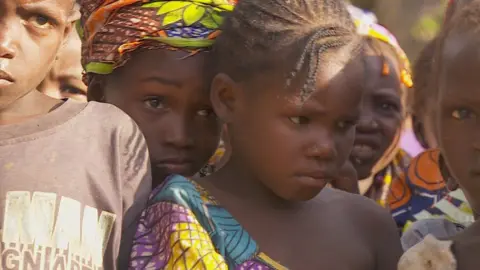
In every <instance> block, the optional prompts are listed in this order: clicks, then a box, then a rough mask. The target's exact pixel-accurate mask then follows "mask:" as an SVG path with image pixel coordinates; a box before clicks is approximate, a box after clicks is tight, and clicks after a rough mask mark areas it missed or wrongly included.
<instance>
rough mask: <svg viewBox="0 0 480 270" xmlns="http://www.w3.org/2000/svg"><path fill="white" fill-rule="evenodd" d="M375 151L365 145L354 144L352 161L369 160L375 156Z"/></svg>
mask: <svg viewBox="0 0 480 270" xmlns="http://www.w3.org/2000/svg"><path fill="white" fill-rule="evenodd" d="M375 153H376V151H375V149H374V148H373V147H372V146H370V145H367V144H355V145H354V146H353V149H352V154H351V155H352V156H353V157H354V159H360V160H370V159H372V158H373V157H374V156H375Z"/></svg>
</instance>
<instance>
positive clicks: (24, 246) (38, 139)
mask: <svg viewBox="0 0 480 270" xmlns="http://www.w3.org/2000/svg"><path fill="white" fill-rule="evenodd" d="M72 7H73V1H72V0H35V1H25V0H2V1H0V10H1V12H0V254H1V256H0V269H108V270H110V269H125V268H126V266H127V264H126V263H125V261H127V260H128V256H129V251H130V244H131V237H132V235H133V233H134V231H135V229H136V218H137V216H138V215H139V214H140V213H141V211H142V210H143V207H144V204H145V202H146V200H147V196H148V194H149V192H150V191H151V176H150V165H149V159H148V156H149V155H148V151H147V147H146V144H145V141H144V138H143V135H142V134H141V132H140V131H139V129H138V128H137V126H136V125H135V123H134V122H133V121H132V120H131V119H130V118H129V117H128V116H126V115H125V114H124V113H123V112H122V111H120V110H119V109H117V108H115V107H113V106H109V105H104V104H98V103H88V104H86V103H77V102H75V101H71V100H68V101H59V100H55V99H52V98H49V97H47V96H45V95H43V94H41V93H39V92H38V91H36V86H37V85H38V84H39V83H40V82H41V81H42V79H43V78H44V77H45V75H46V73H47V72H48V70H49V69H50V67H51V66H52V64H53V62H54V60H55V55H56V54H57V51H58V49H59V48H60V46H61V45H62V42H63V41H64V39H65V38H66V37H67V36H68V34H69V32H70V30H71V29H72V22H73V20H74V16H73V14H72ZM118 261H120V263H119V262H118Z"/></svg>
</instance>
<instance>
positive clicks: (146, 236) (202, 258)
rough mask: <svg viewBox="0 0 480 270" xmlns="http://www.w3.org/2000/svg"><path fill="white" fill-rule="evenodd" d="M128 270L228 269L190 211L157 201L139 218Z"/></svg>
mask: <svg viewBox="0 0 480 270" xmlns="http://www.w3.org/2000/svg"><path fill="white" fill-rule="evenodd" d="M129 269H185V270H189V269H204V270H213V269H219V270H222V269H228V266H227V263H226V262H225V260H224V258H223V257H222V256H221V255H220V254H219V253H218V252H217V251H216V249H215V246H214V244H213V242H212V240H211V239H210V236H209V235H208V233H207V231H206V230H205V229H204V228H203V227H202V226H201V225H200V223H199V222H198V220H197V219H196V218H195V215H194V214H193V212H192V211H191V210H190V209H188V208H186V207H184V206H181V205H179V204H176V203H173V202H168V201H160V202H156V203H154V204H152V205H151V206H149V207H148V208H147V209H146V210H145V211H144V213H143V214H142V218H141V220H140V223H139V226H138V229H137V233H136V235H135V239H134V242H133V247H132V254H131V260H130V268H129Z"/></svg>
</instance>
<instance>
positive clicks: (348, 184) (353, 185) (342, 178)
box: [331, 160, 360, 194]
mask: <svg viewBox="0 0 480 270" xmlns="http://www.w3.org/2000/svg"><path fill="white" fill-rule="evenodd" d="M331 185H332V187H334V188H336V189H339V190H343V191H346V192H350V193H353V194H359V193H360V190H359V188H358V176H357V171H356V170H355V167H353V165H352V163H351V162H350V161H349V160H347V162H345V164H344V165H343V166H342V168H341V169H340V174H339V175H338V177H336V178H335V179H333V181H332V182H331Z"/></svg>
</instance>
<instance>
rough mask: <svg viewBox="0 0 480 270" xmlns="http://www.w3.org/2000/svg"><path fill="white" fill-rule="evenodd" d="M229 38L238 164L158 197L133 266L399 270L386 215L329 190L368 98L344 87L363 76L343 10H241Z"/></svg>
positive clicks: (307, 3)
mask: <svg viewBox="0 0 480 270" xmlns="http://www.w3.org/2000/svg"><path fill="white" fill-rule="evenodd" d="M223 29H224V30H223V32H222V34H221V35H220V36H219V38H218V39H217V41H216V43H215V45H214V49H213V54H212V58H211V61H212V63H211V65H210V69H211V70H210V71H211V72H212V74H213V75H214V78H213V82H212V87H211V99H212V104H213V106H214V108H215V111H216V113H217V114H218V115H219V117H220V118H221V119H222V120H223V121H224V122H225V123H226V124H227V126H228V136H229V140H230V144H231V147H232V152H231V156H230V158H229V160H228V161H227V164H225V166H224V167H223V168H222V169H220V170H219V171H217V172H216V173H214V174H212V175H210V176H208V177H204V178H199V179H197V181H192V180H190V179H187V178H185V177H182V176H178V175H175V176H171V177H169V178H168V179H167V180H166V181H165V182H164V183H163V184H162V185H161V186H159V187H158V188H157V189H156V190H155V191H154V193H153V194H152V196H151V201H150V204H149V207H148V208H147V210H146V211H145V212H144V214H143V217H142V221H141V225H140V226H139V229H138V232H137V238H136V240H135V243H134V245H135V247H134V249H133V253H132V261H131V264H130V265H131V267H132V268H133V269H146V268H149V269H173V268H176V269H194V268H195V267H198V268H202V269H244V268H245V269H253V268H255V269H286V268H291V269H368V270H372V269H382V270H383V269H385V270H388V269H395V266H396V261H397V258H398V256H399V255H400V252H401V247H400V244H399V239H398V234H397V233H396V230H395V225H394V223H393V221H392V219H391V217H390V215H389V214H388V213H387V212H385V210H384V209H382V208H380V207H378V206H377V205H376V204H375V203H373V202H372V201H370V200H368V199H366V198H363V197H361V196H358V195H353V194H349V193H346V192H343V191H338V190H334V189H330V188H325V185H326V184H327V183H328V182H330V181H331V180H332V179H333V178H334V177H335V176H336V175H338V174H339V170H340V168H341V167H342V166H343V165H344V164H345V162H346V160H347V159H348V156H349V153H350V150H351V147H352V145H353V140H354V132H355V131H354V125H355V122H356V119H357V117H358V110H359V107H360V101H361V94H362V93H361V92H360V91H358V90H357V89H356V88H354V87H353V85H352V84H354V82H351V81H349V80H346V78H347V77H348V76H359V74H357V73H358V72H360V73H361V74H363V72H364V71H363V70H362V69H361V67H362V65H361V63H360V62H359V60H358V59H352V57H353V56H356V54H357V53H358V50H359V48H358V41H357V37H356V35H355V33H354V26H353V23H352V22H351V20H350V16H349V14H348V11H347V10H346V7H345V4H344V3H343V1H337V0H297V1H288V0H276V1H264V0H241V1H239V2H238V5H237V7H236V8H235V10H234V11H233V13H232V15H231V16H228V17H227V18H226V20H225V23H224V26H223ZM279 55H281V56H282V57H279ZM350 60H352V61H351V62H349V61H350ZM359 66H360V68H359ZM385 247H388V248H385ZM152 254H154V255H153V256H152Z"/></svg>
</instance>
